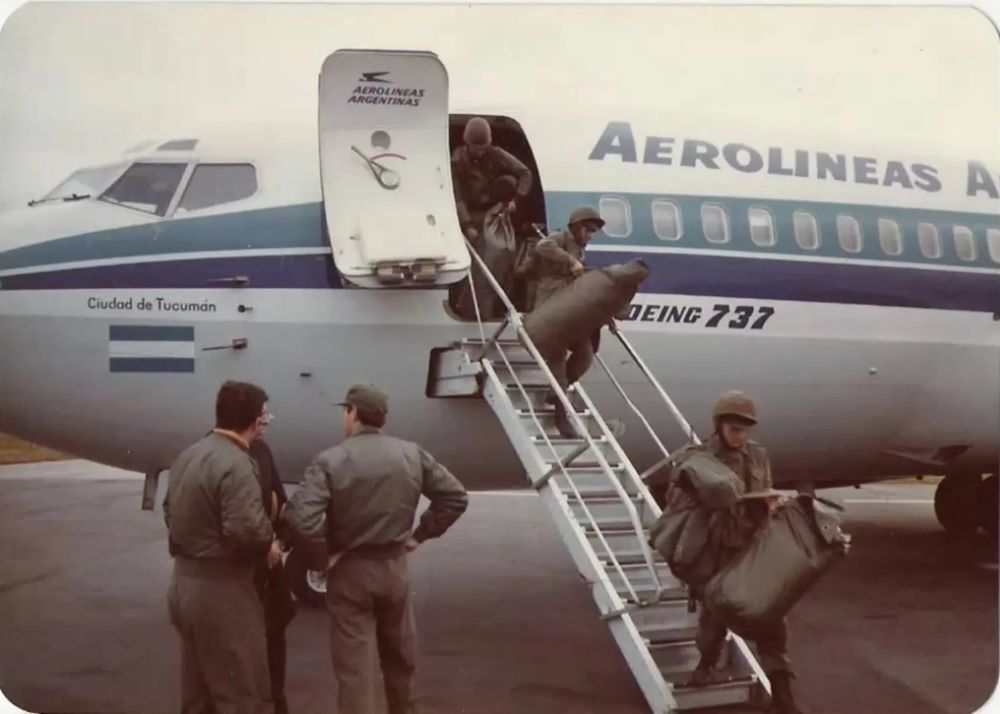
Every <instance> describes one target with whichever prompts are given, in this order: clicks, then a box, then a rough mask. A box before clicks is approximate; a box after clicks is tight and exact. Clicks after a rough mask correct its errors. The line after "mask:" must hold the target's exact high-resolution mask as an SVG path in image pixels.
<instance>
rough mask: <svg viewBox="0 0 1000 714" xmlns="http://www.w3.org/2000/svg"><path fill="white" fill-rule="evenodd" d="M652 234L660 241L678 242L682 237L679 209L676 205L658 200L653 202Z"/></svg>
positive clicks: (682, 229) (682, 228)
mask: <svg viewBox="0 0 1000 714" xmlns="http://www.w3.org/2000/svg"><path fill="white" fill-rule="evenodd" d="M653 232H654V233H656V237H657V238H659V239H660V240H680V238H681V236H682V235H684V224H683V223H681V209H679V208H678V207H677V204H676V203H673V202H672V201H664V200H663V199H660V198H657V199H656V200H654V201H653Z"/></svg>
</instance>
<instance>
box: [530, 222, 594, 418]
mask: <svg viewBox="0 0 1000 714" xmlns="http://www.w3.org/2000/svg"><path fill="white" fill-rule="evenodd" d="M603 227H604V219H602V218H601V214H599V213H598V212H597V211H596V210H594V209H593V208H591V207H590V206H580V207H579V208H577V209H575V210H574V211H573V212H572V213H570V214H569V223H568V225H567V226H566V228H564V229H563V230H561V231H557V232H555V233H553V234H552V235H550V236H547V237H546V238H543V239H542V240H540V241H538V244H537V245H536V246H535V259H536V264H537V266H538V288H537V291H536V293H535V309H537V308H538V307H539V306H540V305H542V304H544V303H545V301H546V300H548V299H549V298H551V297H552V296H553V295H555V294H556V293H557V292H559V291H560V290H562V289H563V288H564V287H566V286H567V285H569V284H570V283H572V282H573V281H574V280H576V279H577V278H579V277H580V276H581V275H583V261H584V258H585V256H584V252H585V250H586V248H587V243H589V242H590V240H591V239H592V238H593V237H594V234H595V233H597V232H598V231H599V230H601V228H603ZM592 337H593V335H580V336H579V339H577V340H575V341H574V342H573V343H571V344H570V345H568V346H567V358H566V359H561V360H556V361H553V362H550V363H549V369H551V370H552V374H553V376H554V377H555V378H556V381H557V382H559V386H561V387H562V388H563V390H565V389H566V388H567V387H569V385H571V384H573V383H574V382H576V381H577V380H579V379H580V378H581V377H582V376H583V375H584V374H586V373H587V370H588V369H590V365H591V364H592V363H593V361H594V343H593V341H592ZM547 401H548V402H549V403H550V404H552V405H553V406H554V407H555V410H556V414H555V416H556V427H557V428H558V429H559V433H560V434H562V436H564V437H566V438H574V437H576V436H578V435H577V433H576V429H574V428H573V425H572V424H571V423H570V421H569V419H567V417H566V412H565V409H564V407H563V405H562V402H561V401H560V400H559V399H557V398H556V397H555V394H553V393H550V394H549V395H548V397H547Z"/></svg>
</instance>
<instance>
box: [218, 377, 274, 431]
mask: <svg viewBox="0 0 1000 714" xmlns="http://www.w3.org/2000/svg"><path fill="white" fill-rule="evenodd" d="M266 403H267V392H265V391H264V390H263V389H261V388H260V387H258V386H257V385H256V384H250V383H249V382H232V381H227V382H225V383H223V385H222V386H221V387H220V388H219V393H218V395H216V397H215V428H216V429H227V430H229V431H236V432H240V431H246V430H247V429H249V428H250V427H251V426H253V423H254V422H255V421H256V420H257V417H259V416H260V415H261V413H262V412H263V411H264V405H265V404H266Z"/></svg>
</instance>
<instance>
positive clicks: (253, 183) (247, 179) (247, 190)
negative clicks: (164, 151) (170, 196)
mask: <svg viewBox="0 0 1000 714" xmlns="http://www.w3.org/2000/svg"><path fill="white" fill-rule="evenodd" d="M256 192H257V172H256V170H255V169H254V167H253V166H251V165H250V164H200V165H198V166H197V167H196V168H195V170H194V173H193V174H191V180H190V181H188V185H187V189H186V190H185V191H184V197H183V198H181V202H180V205H179V206H178V207H177V210H183V211H197V210H199V209H202V208H208V207H210V206H218V205H220V204H222V203H232V202H233V201H239V200H240V199H243V198H248V197H250V196H252V195H254V194H255V193H256Z"/></svg>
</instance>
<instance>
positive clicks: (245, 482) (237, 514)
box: [219, 457, 274, 549]
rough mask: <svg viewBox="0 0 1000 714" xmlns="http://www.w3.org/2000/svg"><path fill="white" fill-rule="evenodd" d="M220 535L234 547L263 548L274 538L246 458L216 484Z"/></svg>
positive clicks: (250, 463) (249, 461)
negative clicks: (219, 513)
mask: <svg viewBox="0 0 1000 714" xmlns="http://www.w3.org/2000/svg"><path fill="white" fill-rule="evenodd" d="M219 499H220V510H221V514H222V535H223V536H224V537H225V538H227V539H228V540H229V541H231V542H232V543H233V544H234V545H236V546H238V547H248V548H252V549H256V547H257V546H261V547H262V548H264V549H266V548H267V546H268V545H270V543H271V539H272V538H273V537H274V531H273V530H272V529H271V522H270V520H268V517H267V513H265V512H264V503H263V501H262V499H261V497H260V482H259V481H258V480H257V475H256V474H255V473H254V470H253V462H252V461H251V460H250V458H249V457H247V458H245V459H240V460H238V461H237V462H236V463H235V464H234V465H233V468H232V469H230V471H229V472H228V473H226V474H225V475H224V476H223V477H222V480H221V481H220V482H219Z"/></svg>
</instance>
